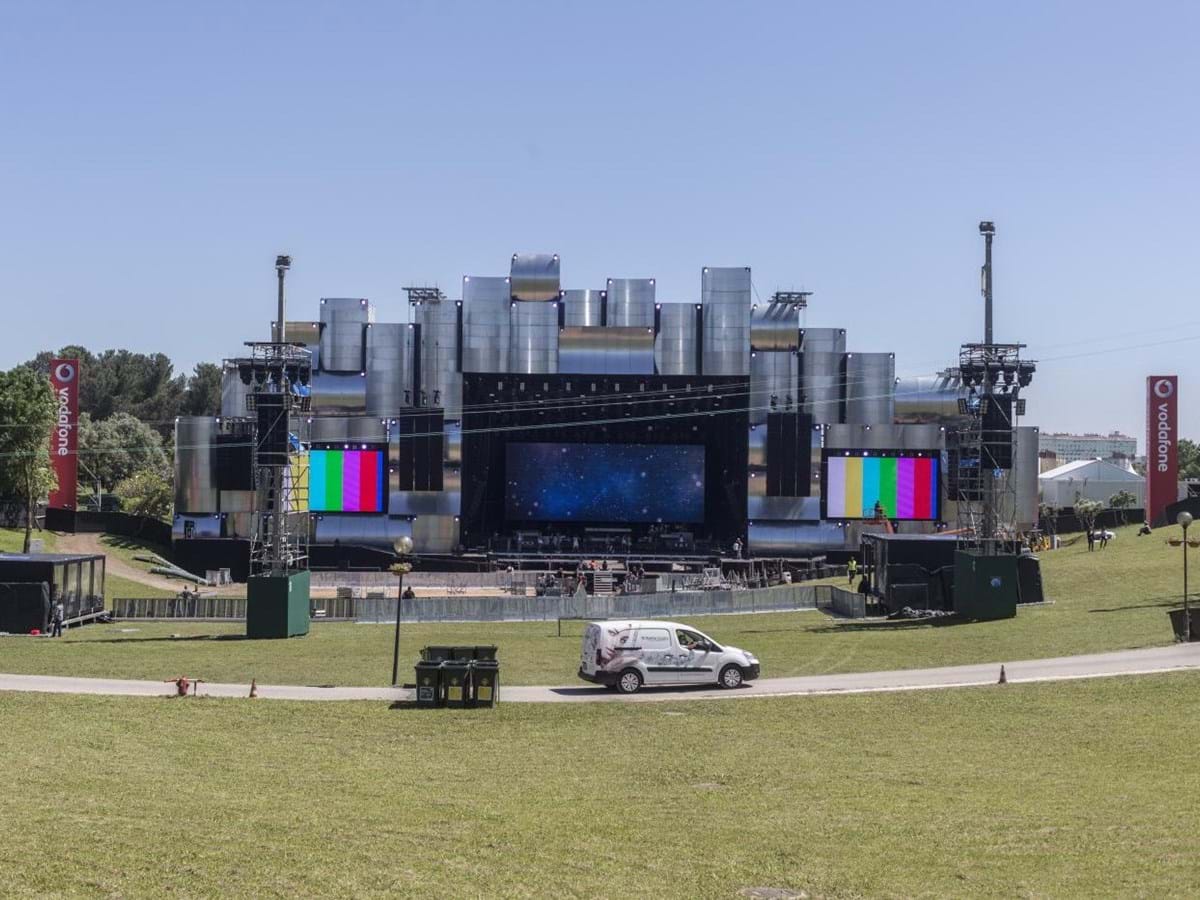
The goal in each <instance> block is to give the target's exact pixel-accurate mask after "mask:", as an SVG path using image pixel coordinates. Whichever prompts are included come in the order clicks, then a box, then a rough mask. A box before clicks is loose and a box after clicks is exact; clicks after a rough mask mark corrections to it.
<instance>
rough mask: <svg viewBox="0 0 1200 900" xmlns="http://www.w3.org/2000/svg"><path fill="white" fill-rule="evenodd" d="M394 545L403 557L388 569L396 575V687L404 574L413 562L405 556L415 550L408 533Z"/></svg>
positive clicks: (394, 660)
mask: <svg viewBox="0 0 1200 900" xmlns="http://www.w3.org/2000/svg"><path fill="white" fill-rule="evenodd" d="M392 546H393V548H394V549H395V551H396V554H397V555H398V556H400V557H401V560H400V562H398V563H395V564H394V565H392V566H391V567H390V568H389V569H388V571H389V572H391V573H392V574H393V575H395V576H396V640H395V642H394V643H393V645H392V687H395V686H396V684H397V683H398V682H399V680H400V599H401V597H402V596H403V594H404V576H405V574H406V573H408V572H411V571H412V563H409V562H406V561H405V560H404V557H406V556H408V555H409V554H411V553H412V551H413V542H412V538H410V537H408V536H407V535H405V536H403V537H399V538H397V539H396V542H395V543H394V544H393V545H392Z"/></svg>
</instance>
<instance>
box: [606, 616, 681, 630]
mask: <svg viewBox="0 0 1200 900" xmlns="http://www.w3.org/2000/svg"><path fill="white" fill-rule="evenodd" d="M588 624H589V625H596V626H598V627H601V628H604V627H612V626H617V627H620V628H686V629H688V630H689V631H699V630H700V629H699V628H697V627H696V626H695V625H684V624H683V623H682V622H664V621H663V620H662V619H600V620H598V621H595V622H589V623H588Z"/></svg>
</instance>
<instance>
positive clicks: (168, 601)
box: [111, 584, 866, 623]
mask: <svg viewBox="0 0 1200 900" xmlns="http://www.w3.org/2000/svg"><path fill="white" fill-rule="evenodd" d="M805 609H824V610H828V611H830V612H832V613H834V614H835V615H839V616H846V617H849V618H862V617H863V616H865V615H866V606H865V599H864V598H863V596H862V595H861V594H856V593H853V592H851V591H846V590H842V589H841V588H838V587H835V586H833V585H828V584H818V585H805V584H793V585H780V586H779V587H770V588H752V589H749V590H740V591H674V592H672V591H665V592H660V593H655V594H623V595H622V594H612V595H601V596H584V597H574V596H571V597H519V596H502V597H472V596H462V595H456V596H447V597H415V598H412V599H406V600H402V601H401V602H400V621H401V622H408V623H415V622H554V621H557V620H559V619H587V620H592V619H625V618H629V619H635V618H675V619H687V618H690V617H693V616H710V615H727V614H739V613H741V614H744V613H760V612H792V611H796V610H805ZM111 612H112V616H113V618H115V619H235V620H236V619H244V618H245V616H246V601H245V600H244V599H242V598H232V597H189V598H187V599H181V598H178V597H157V598H134V599H121V598H118V599H116V600H113V601H112V608H111ZM313 614H314V618H315V619H316V620H318V621H319V620H320V619H322V618H324V619H354V620H355V621H357V622H366V623H386V622H394V621H395V620H396V599H395V597H394V596H393V597H390V598H388V597H382V598H381V597H367V598H354V597H338V598H333V597H331V598H328V599H314V600H313Z"/></svg>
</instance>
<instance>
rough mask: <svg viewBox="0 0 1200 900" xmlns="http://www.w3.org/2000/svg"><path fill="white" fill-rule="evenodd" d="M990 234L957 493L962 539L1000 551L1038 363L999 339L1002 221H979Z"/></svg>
mask: <svg viewBox="0 0 1200 900" xmlns="http://www.w3.org/2000/svg"><path fill="white" fill-rule="evenodd" d="M979 233H980V234H982V235H983V237H984V240H985V247H986V250H985V261H984V266H983V272H982V279H981V280H982V292H983V297H984V341H983V343H970V344H963V345H962V347H961V349H960V350H959V357H958V373H959V376H960V377H961V379H962V384H963V387H964V388H966V391H967V396H966V397H962V398H960V399H959V401H958V411H959V415H960V416H961V418H962V426H961V427H960V429H959V431H958V434H957V441H956V445H957V451H956V464H957V465H956V471H955V472H954V475H955V483H956V485H957V490H956V491H955V496H954V499H955V500H956V501H957V502H956V508H957V523H956V524H957V531H958V535H959V539H958V540H959V546H960V548H961V549H963V550H968V551H971V552H974V553H977V554H982V555H986V556H994V555H997V554H999V553H1001V552H1002V547H1003V543H1004V541H1005V540H1006V539H1011V538H1012V537H1013V536H1014V535H1015V530H1016V528H1015V523H1016V514H1017V508H1016V485H1015V482H1014V479H1013V475H1012V469H1013V449H1014V448H1013V444H1014V437H1015V434H1016V425H1017V418H1018V417H1019V416H1022V415H1024V414H1025V400H1024V399H1023V398H1022V397H1021V396H1020V392H1021V390H1022V389H1023V388H1026V387H1028V386H1029V385H1030V383H1031V382H1032V381H1033V373H1034V372H1035V371H1036V369H1037V364H1036V363H1035V362H1034V361H1033V360H1028V359H1022V358H1021V351H1022V350H1023V349H1024V347H1025V345H1024V344H998V343H995V342H994V341H993V340H992V239H993V237H994V236H995V233H996V226H995V225H994V224H993V223H991V222H980V223H979Z"/></svg>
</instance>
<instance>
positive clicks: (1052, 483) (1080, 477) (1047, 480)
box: [1038, 459, 1146, 509]
mask: <svg viewBox="0 0 1200 900" xmlns="http://www.w3.org/2000/svg"><path fill="white" fill-rule="evenodd" d="M1038 489H1039V490H1040V491H1041V494H1042V502H1043V503H1045V504H1047V505H1049V506H1058V507H1062V506H1074V505H1075V501H1076V500H1099V501H1100V502H1101V503H1103V504H1104V505H1105V506H1108V498H1109V497H1111V496H1112V495H1113V494H1115V493H1117V492H1118V491H1129V493H1131V494H1133V496H1134V497H1136V498H1137V502H1136V503H1134V504H1133V506H1134V508H1135V509H1141V508H1143V507H1144V506H1145V503H1146V479H1145V478H1143V477H1142V476H1141V475H1139V474H1137V473H1136V472H1131V471H1130V470H1129V469H1126V468H1124V467H1123V466H1118V465H1115V464H1114V463H1111V462H1108V461H1107V460H1103V459H1080V460H1076V461H1075V462H1069V463H1067V464H1066V465H1062V466H1059V467H1058V468H1056V469H1050V470H1049V471H1046V472H1043V473H1042V474H1041V475H1039V476H1038Z"/></svg>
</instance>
